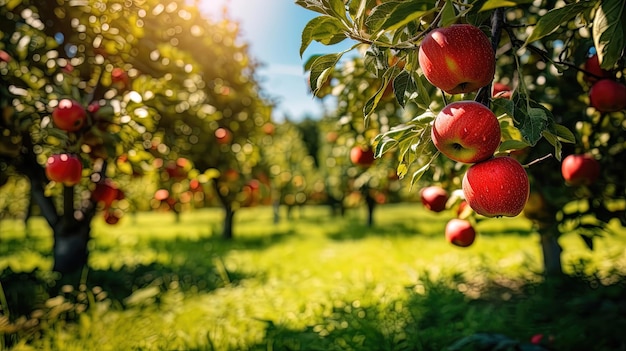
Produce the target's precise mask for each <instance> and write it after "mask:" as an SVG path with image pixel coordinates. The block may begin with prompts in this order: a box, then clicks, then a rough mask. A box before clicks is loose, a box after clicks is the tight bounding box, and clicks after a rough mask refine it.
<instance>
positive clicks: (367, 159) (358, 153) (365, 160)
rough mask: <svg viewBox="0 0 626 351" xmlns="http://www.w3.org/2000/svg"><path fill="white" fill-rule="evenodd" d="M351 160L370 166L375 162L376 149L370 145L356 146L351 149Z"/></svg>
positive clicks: (360, 164)
mask: <svg viewBox="0 0 626 351" xmlns="http://www.w3.org/2000/svg"><path fill="white" fill-rule="evenodd" d="M350 161H352V163H354V164H355V165H358V166H363V167H369V166H371V165H372V163H374V151H373V150H372V149H371V148H369V147H363V146H354V147H353V148H352V149H351V150H350Z"/></svg>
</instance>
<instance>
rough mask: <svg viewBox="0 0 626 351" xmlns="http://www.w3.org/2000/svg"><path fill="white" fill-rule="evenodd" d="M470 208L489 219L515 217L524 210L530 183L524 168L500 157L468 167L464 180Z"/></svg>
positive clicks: (465, 193)
mask: <svg viewBox="0 0 626 351" xmlns="http://www.w3.org/2000/svg"><path fill="white" fill-rule="evenodd" d="M462 188H463V194H464V195H465V199H466V201H467V203H468V204H469V206H470V207H471V208H472V209H473V210H474V211H475V212H476V213H478V214H480V215H483V216H486V217H500V216H507V217H515V216H517V215H518V214H520V213H521V212H522V210H524V206H525V205H526V202H527V201H528V196H529V192H530V183H529V181H528V175H527V174H526V170H525V169H524V167H523V166H522V165H521V164H520V163H519V162H518V161H517V160H515V159H514V158H512V157H508V156H499V157H494V158H490V159H488V160H486V161H482V162H478V163H476V164H473V165H472V166H471V167H470V168H468V170H467V172H465V175H464V176H463V181H462Z"/></svg>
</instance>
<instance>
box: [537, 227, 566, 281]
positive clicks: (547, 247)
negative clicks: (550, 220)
mask: <svg viewBox="0 0 626 351" xmlns="http://www.w3.org/2000/svg"><path fill="white" fill-rule="evenodd" d="M539 236H540V238H541V251H542V254H543V266H544V274H545V276H546V277H558V276H561V275H563V267H562V264H561V252H562V251H563V249H562V248H561V245H559V238H558V237H559V231H558V228H557V227H556V224H553V225H550V226H546V227H543V228H540V229H539Z"/></svg>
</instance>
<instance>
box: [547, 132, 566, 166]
mask: <svg viewBox="0 0 626 351" xmlns="http://www.w3.org/2000/svg"><path fill="white" fill-rule="evenodd" d="M542 135H543V137H544V138H545V139H546V140H547V141H548V143H550V145H552V146H554V157H555V158H556V159H557V160H559V161H561V157H562V151H563V145H562V144H561V142H560V141H559V138H557V136H556V135H554V134H552V133H551V132H549V131H547V130H544V131H543V133H542Z"/></svg>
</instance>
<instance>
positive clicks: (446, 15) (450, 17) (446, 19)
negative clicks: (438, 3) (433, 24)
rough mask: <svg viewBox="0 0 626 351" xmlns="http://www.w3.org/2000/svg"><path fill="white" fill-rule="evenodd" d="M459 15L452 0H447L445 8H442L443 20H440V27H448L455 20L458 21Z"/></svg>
mask: <svg viewBox="0 0 626 351" xmlns="http://www.w3.org/2000/svg"><path fill="white" fill-rule="evenodd" d="M456 20H457V16H456V11H454V4H452V1H450V0H446V2H445V3H444V4H443V8H442V9H441V20H440V21H439V26H440V27H447V26H449V25H451V24H453V23H454V22H456Z"/></svg>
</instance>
